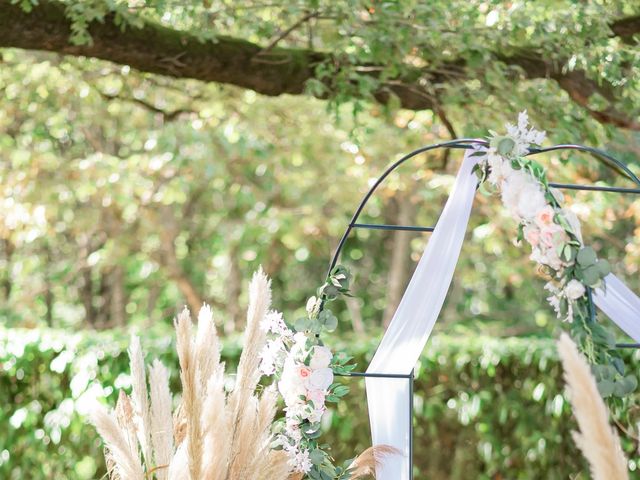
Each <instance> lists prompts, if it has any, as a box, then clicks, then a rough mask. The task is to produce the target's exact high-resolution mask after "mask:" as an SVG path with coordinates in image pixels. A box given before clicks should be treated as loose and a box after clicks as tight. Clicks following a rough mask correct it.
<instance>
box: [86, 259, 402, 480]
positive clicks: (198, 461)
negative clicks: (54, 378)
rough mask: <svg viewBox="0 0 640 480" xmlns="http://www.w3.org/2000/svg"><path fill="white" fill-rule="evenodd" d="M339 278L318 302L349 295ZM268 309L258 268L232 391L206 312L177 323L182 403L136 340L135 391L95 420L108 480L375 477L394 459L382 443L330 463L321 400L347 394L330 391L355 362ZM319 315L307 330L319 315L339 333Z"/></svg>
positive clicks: (314, 318)
mask: <svg viewBox="0 0 640 480" xmlns="http://www.w3.org/2000/svg"><path fill="white" fill-rule="evenodd" d="M341 272H342V270H338V271H337V272H336V274H335V275H333V276H332V277H331V282H332V285H333V287H335V289H334V288H333V287H325V288H323V289H321V294H320V298H322V299H324V300H329V299H331V298H335V295H337V293H339V292H343V293H346V291H347V288H348V275H347V274H346V273H341ZM310 303H311V302H310ZM270 306H271V289H270V281H269V279H268V278H267V277H266V275H264V273H262V271H258V272H257V273H256V274H255V275H254V276H253V280H252V281H251V284H250V286H249V308H248V311H247V327H246V330H245V335H244V338H245V342H244V347H243V349H242V354H241V356H240V363H239V365H238V370H237V372H236V374H235V383H234V386H233V387H232V388H229V385H228V380H229V377H228V376H227V372H226V371H225V364H224V363H223V362H221V358H220V342H219V339H218V336H217V332H216V327H215V323H214V320H213V312H212V311H211V309H210V308H209V306H207V305H203V307H202V308H201V310H200V312H199V314H198V320H197V331H194V330H195V329H194V328H193V325H192V320H191V317H190V314H189V311H188V310H187V309H186V308H185V309H184V310H183V311H182V313H181V314H180V315H179V316H178V318H177V320H176V321H175V327H176V336H177V342H176V349H177V351H178V357H179V361H180V383H181V384H182V395H181V397H177V398H176V399H174V398H173V397H172V395H171V391H170V389H169V370H168V369H167V368H166V367H165V366H164V365H162V364H161V363H160V362H159V361H158V360H155V361H154V362H153V364H152V365H151V367H150V368H149V369H148V375H147V368H146V367H145V362H144V354H143V351H142V348H141V343H140V339H139V338H137V337H133V338H132V341H131V347H130V349H129V357H130V366H131V379H132V389H131V394H130V395H127V394H126V393H125V392H123V391H120V396H119V398H118V402H117V404H116V408H115V409H114V410H108V409H107V408H105V407H104V406H102V405H101V404H96V405H95V406H94V407H93V409H92V412H91V415H90V417H91V422H92V423H93V425H94V426H95V427H96V429H97V431H98V433H99V434H100V436H101V437H102V439H103V441H104V446H105V460H106V464H107V468H108V472H107V477H108V478H109V479H110V480H152V479H157V480H195V479H198V480H225V479H255V480H299V479H300V478H302V476H303V475H304V474H305V473H306V474H307V475H308V477H309V478H313V479H320V480H327V479H334V478H336V479H337V478H340V479H350V480H355V479H358V478H362V477H365V476H370V475H373V474H374V471H375V468H376V465H378V464H379V463H380V462H381V461H382V459H383V458H384V457H386V456H388V455H393V454H395V453H396V452H395V450H394V449H393V448H391V447H384V446H378V447H375V448H369V449H367V450H365V451H364V452H363V453H362V454H360V455H359V456H358V457H356V458H355V459H354V460H353V461H347V462H345V464H344V466H343V467H334V466H333V464H332V462H331V459H330V458H329V457H328V455H327V454H326V453H325V452H324V451H323V450H321V449H320V447H319V445H318V444H317V438H318V436H319V431H318V428H319V421H320V418H321V417H322V414H323V413H324V402H325V401H335V400H337V398H338V397H340V396H342V395H344V394H346V392H347V390H346V389H345V387H341V386H339V385H334V384H333V372H334V371H335V372H347V371H349V369H350V368H351V367H349V366H346V365H345V362H346V361H347V360H348V359H347V357H344V359H343V360H339V359H337V358H336V357H337V356H334V355H332V354H331V352H330V351H329V350H328V349H327V348H325V347H324V346H322V345H321V344H320V342H319V340H317V338H316V339H315V340H314V338H313V337H310V338H307V337H306V335H305V334H304V333H301V332H298V333H294V331H293V330H292V329H291V328H290V327H288V326H287V325H286V324H285V322H284V320H283V319H282V314H280V313H278V312H276V311H273V310H271V308H270ZM312 313H313V312H312ZM312 313H310V315H309V319H308V321H309V328H310V330H309V331H311V329H313V331H319V330H321V328H319V327H316V326H315V324H316V322H320V321H321V320H319V317H322V318H323V320H322V322H324V323H323V326H322V329H326V328H327V322H328V325H329V327H333V328H335V326H336V325H335V320H328V319H329V316H328V314H324V315H322V316H321V315H319V314H313V315H312ZM333 318H334V319H335V317H333ZM312 323H313V325H314V326H313V327H312V325H311V324H312ZM268 332H270V333H268ZM267 335H269V336H276V339H275V342H276V343H277V342H278V338H280V339H282V342H283V343H282V345H281V348H278V349H276V348H275V346H276V345H275V344H274V343H273V342H274V340H271V341H269V345H270V346H267ZM261 352H262V355H261ZM268 352H272V353H273V356H272V357H269V356H268V355H269V353H268ZM270 362H271V363H270ZM284 363H286V365H284ZM269 365H271V367H270V368H272V369H273V370H272V374H275V373H276V372H279V373H278V375H279V377H280V381H279V382H278V389H279V390H280V392H282V394H283V396H284V398H285V403H286V405H287V411H286V417H285V419H284V420H280V419H277V415H276V413H277V403H278V391H277V389H276V388H275V386H274V385H271V386H267V387H262V386H261V385H260V384H259V382H260V380H261V378H262V374H261V371H264V370H265V369H267V370H269ZM174 404H177V407H176V408H174ZM274 447H275V448H274Z"/></svg>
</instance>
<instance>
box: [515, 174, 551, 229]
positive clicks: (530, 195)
mask: <svg viewBox="0 0 640 480" xmlns="http://www.w3.org/2000/svg"><path fill="white" fill-rule="evenodd" d="M546 206H547V200H546V199H545V198H544V193H543V192H542V189H541V188H540V186H539V185H538V184H537V183H535V182H528V183H526V184H525V185H524V187H523V189H522V191H521V192H520V196H519V198H518V206H517V211H518V214H519V215H520V216H521V217H522V218H525V219H527V220H530V219H532V218H534V217H535V216H536V213H538V211H540V210H541V209H543V208H544V207H546Z"/></svg>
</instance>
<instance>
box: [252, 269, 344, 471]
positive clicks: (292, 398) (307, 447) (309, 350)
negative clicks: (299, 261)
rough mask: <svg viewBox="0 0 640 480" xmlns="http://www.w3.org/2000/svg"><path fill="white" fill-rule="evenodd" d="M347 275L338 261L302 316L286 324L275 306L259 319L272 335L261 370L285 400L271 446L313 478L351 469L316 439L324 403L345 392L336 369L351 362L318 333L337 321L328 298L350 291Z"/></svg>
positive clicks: (340, 368)
mask: <svg viewBox="0 0 640 480" xmlns="http://www.w3.org/2000/svg"><path fill="white" fill-rule="evenodd" d="M349 280H350V275H349V272H348V271H347V269H346V268H344V267H343V266H337V267H336V268H335V269H334V270H333V271H332V272H331V274H330V275H329V278H328V280H327V282H326V283H325V284H324V285H322V286H321V287H320V288H319V289H318V292H317V296H314V297H311V298H309V300H308V301H307V306H306V313H307V315H306V316H305V317H302V318H299V319H297V320H296V321H295V322H293V323H292V324H289V323H287V322H285V321H284V319H283V317H282V314H280V313H275V312H274V313H273V314H271V315H269V316H267V317H266V318H265V324H264V325H263V328H264V329H265V330H266V331H267V332H268V333H269V336H270V339H269V340H268V342H267V344H266V345H265V347H264V349H263V350H262V352H261V354H260V357H261V364H260V370H261V372H262V373H263V374H264V375H267V376H274V377H275V379H276V381H277V385H278V390H279V392H280V395H281V396H282V398H283V399H284V403H285V417H284V418H283V419H281V420H279V421H278V422H276V424H275V425H274V428H273V431H274V433H275V440H274V442H273V444H272V447H273V448H274V449H278V450H284V451H285V452H286V453H287V455H288V456H289V464H290V465H291V466H292V467H293V468H294V470H295V471H296V472H298V473H300V474H306V475H307V476H308V478H311V479H317V480H326V479H336V480H338V479H348V478H350V477H351V473H352V472H351V470H350V468H349V465H350V463H351V462H350V461H347V462H345V463H344V465H343V466H335V465H334V463H333V462H334V460H333V458H332V457H331V455H330V454H329V453H328V452H327V449H328V448H327V446H326V445H323V444H321V443H320V442H319V437H320V427H321V420H322V416H323V414H324V413H325V411H326V406H325V405H326V403H327V402H333V403H336V402H338V401H339V399H340V398H341V397H343V396H345V395H346V394H347V393H349V387H347V386H345V385H341V384H339V383H335V382H334V374H338V375H344V374H348V373H349V372H351V371H352V370H353V369H354V368H355V365H353V364H349V363H348V362H349V361H350V360H351V359H352V357H349V356H347V355H346V354H344V353H337V354H333V353H332V352H331V350H329V349H328V348H327V347H326V346H324V344H323V343H322V341H321V339H320V334H321V333H323V332H333V331H334V330H335V329H336V327H337V326H338V319H337V318H336V316H335V315H334V314H333V313H332V312H331V310H330V309H328V308H327V307H326V303H327V302H331V301H332V300H335V299H336V298H338V297H339V296H340V295H348V294H349Z"/></svg>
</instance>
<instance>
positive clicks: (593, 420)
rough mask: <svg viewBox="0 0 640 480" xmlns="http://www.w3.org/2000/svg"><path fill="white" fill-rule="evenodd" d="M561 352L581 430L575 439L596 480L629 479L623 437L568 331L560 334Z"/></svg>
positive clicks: (559, 349)
mask: <svg viewBox="0 0 640 480" xmlns="http://www.w3.org/2000/svg"><path fill="white" fill-rule="evenodd" d="M558 352H559V353H560V359H561V360H562V367H563V368H564V379H565V382H566V383H567V389H568V391H569V396H570V400H571V405H572V406H573V414H574V416H575V417H576V420H577V421H578V426H579V428H580V432H579V433H578V432H573V439H574V441H575V442H576V445H577V446H578V448H580V450H581V451H582V454H583V455H584V456H585V458H586V459H587V461H588V462H589V467H590V469H591V474H592V476H593V478H594V480H627V479H628V478H629V473H628V470H627V459H626V458H625V456H624V453H623V451H622V447H621V446H620V439H619V438H618V435H617V434H616V432H615V431H614V430H613V429H612V428H611V425H609V413H608V410H607V407H606V405H605V404H604V401H603V400H602V397H601V396H600V393H599V392H598V387H597V385H596V381H595V378H594V377H593V375H592V374H591V369H590V368H589V365H588V364H587V361H586V360H585V358H584V357H583V356H582V355H581V354H580V353H579V352H578V349H577V347H576V345H575V343H573V341H572V340H571V338H569V336H568V335H567V334H566V333H563V334H562V335H561V336H560V340H559V341H558Z"/></svg>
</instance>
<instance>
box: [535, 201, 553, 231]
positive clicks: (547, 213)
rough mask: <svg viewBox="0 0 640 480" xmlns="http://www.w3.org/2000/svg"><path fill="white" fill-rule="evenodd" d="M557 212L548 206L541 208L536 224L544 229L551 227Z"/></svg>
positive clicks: (537, 214)
mask: <svg viewBox="0 0 640 480" xmlns="http://www.w3.org/2000/svg"><path fill="white" fill-rule="evenodd" d="M554 215H555V212H554V210H553V208H552V207H550V206H549V205H547V206H546V207H544V208H541V209H540V210H538V212H537V213H536V223H537V224H538V225H539V226H540V227H541V228H542V227H545V226H549V225H551V224H552V223H553V216H554Z"/></svg>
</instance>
